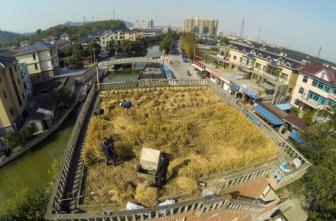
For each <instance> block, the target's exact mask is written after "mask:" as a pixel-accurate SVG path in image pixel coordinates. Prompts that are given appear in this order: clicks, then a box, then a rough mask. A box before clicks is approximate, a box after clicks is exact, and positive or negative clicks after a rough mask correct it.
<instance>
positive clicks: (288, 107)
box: [275, 104, 293, 111]
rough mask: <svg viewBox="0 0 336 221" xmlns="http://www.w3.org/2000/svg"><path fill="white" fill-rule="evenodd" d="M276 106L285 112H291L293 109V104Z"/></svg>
mask: <svg viewBox="0 0 336 221" xmlns="http://www.w3.org/2000/svg"><path fill="white" fill-rule="evenodd" d="M275 106H276V107H277V108H279V109H280V110H283V111H289V110H290V109H292V107H293V106H292V105H291V104H277V105H275Z"/></svg>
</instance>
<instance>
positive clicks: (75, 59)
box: [66, 43, 83, 68]
mask: <svg viewBox="0 0 336 221" xmlns="http://www.w3.org/2000/svg"><path fill="white" fill-rule="evenodd" d="M69 50H71V56H69V57H68V58H67V60H66V62H67V64H68V65H70V66H72V67H74V68H79V67H82V66H83V56H82V53H83V47H82V46H81V45H80V44H78V43H73V44H72V45H71V47H70V49H69ZM68 52H69V51H68Z"/></svg>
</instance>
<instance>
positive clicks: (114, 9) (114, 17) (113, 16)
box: [113, 9, 115, 20]
mask: <svg viewBox="0 0 336 221" xmlns="http://www.w3.org/2000/svg"><path fill="white" fill-rule="evenodd" d="M113 20H115V9H113Z"/></svg>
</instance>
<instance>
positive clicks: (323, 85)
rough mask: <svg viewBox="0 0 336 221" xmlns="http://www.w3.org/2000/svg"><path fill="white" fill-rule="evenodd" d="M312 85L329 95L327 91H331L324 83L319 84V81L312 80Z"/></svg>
mask: <svg viewBox="0 0 336 221" xmlns="http://www.w3.org/2000/svg"><path fill="white" fill-rule="evenodd" d="M312 85H313V86H314V87H317V88H318V89H321V90H323V91H325V92H327V93H329V91H330V89H331V88H330V87H329V86H328V85H326V84H324V83H321V82H319V81H316V80H313V83H312Z"/></svg>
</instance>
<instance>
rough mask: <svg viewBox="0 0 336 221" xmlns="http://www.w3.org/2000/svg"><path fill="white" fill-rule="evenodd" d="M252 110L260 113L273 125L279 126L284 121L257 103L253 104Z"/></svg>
mask: <svg viewBox="0 0 336 221" xmlns="http://www.w3.org/2000/svg"><path fill="white" fill-rule="evenodd" d="M254 110H255V111H256V112H258V113H259V114H260V115H262V116H263V117H264V118H266V119H267V120H268V121H269V122H271V123H272V124H273V125H274V126H281V125H283V124H284V123H285V122H283V121H282V120H280V119H279V118H277V117H276V116H274V115H273V114H272V113H271V112H269V111H268V110H266V109H265V108H263V107H262V106H260V105H258V104H257V105H256V106H254Z"/></svg>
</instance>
